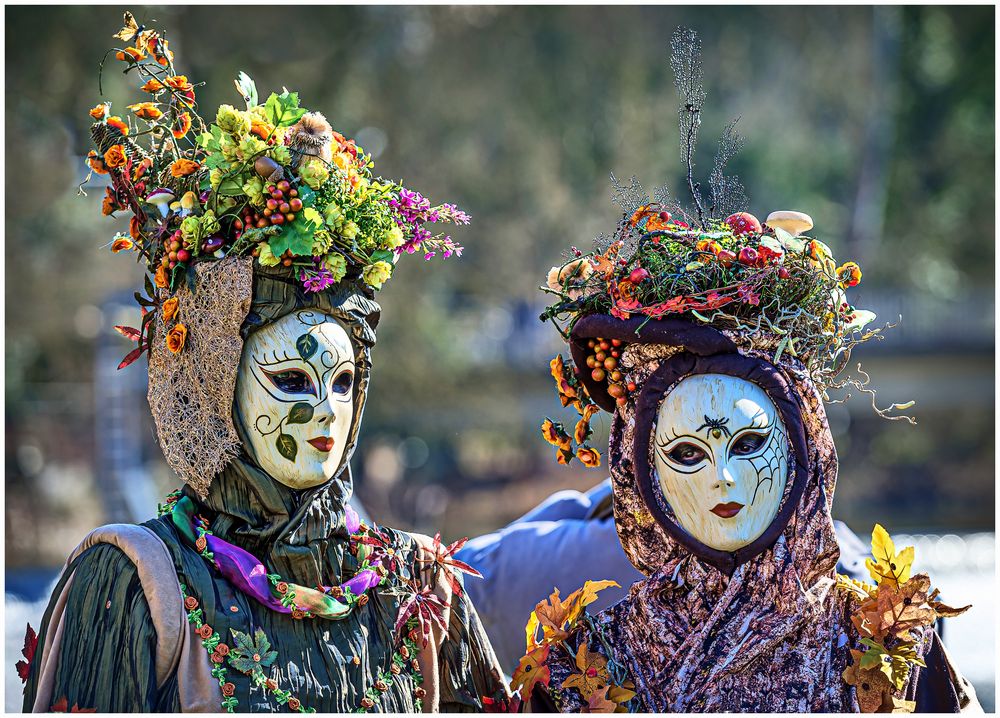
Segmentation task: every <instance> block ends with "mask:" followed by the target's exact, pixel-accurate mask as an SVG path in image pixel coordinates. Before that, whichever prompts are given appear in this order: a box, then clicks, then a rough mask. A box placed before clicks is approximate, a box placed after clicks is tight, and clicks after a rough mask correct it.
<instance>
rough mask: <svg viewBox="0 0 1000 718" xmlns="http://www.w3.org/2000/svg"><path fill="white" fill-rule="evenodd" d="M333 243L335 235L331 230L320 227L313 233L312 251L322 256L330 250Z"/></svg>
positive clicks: (317, 255) (315, 254)
mask: <svg viewBox="0 0 1000 718" xmlns="http://www.w3.org/2000/svg"><path fill="white" fill-rule="evenodd" d="M332 245H333V235H332V234H330V232H329V230H326V229H320V230H317V231H316V234H314V235H313V246H312V253H313V255H314V256H316V257H321V256H322V255H324V254H326V253H327V252H328V251H330V247H331V246H332Z"/></svg>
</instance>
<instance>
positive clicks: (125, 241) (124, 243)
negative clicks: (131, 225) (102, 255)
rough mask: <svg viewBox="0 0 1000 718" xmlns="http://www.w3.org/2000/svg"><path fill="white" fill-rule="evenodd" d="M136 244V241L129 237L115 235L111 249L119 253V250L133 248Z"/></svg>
mask: <svg viewBox="0 0 1000 718" xmlns="http://www.w3.org/2000/svg"><path fill="white" fill-rule="evenodd" d="M134 246H135V242H133V241H132V240H131V239H129V238H128V237H115V238H114V240H112V242H111V251H112V252H113V253H114V254H118V253H119V252H124V251H125V250H127V249H132V247H134Z"/></svg>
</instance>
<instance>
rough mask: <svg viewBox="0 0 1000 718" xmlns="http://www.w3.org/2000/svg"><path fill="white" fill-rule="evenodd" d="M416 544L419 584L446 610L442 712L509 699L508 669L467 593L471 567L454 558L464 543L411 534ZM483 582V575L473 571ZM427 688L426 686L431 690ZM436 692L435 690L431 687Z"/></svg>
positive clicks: (439, 632) (439, 670) (438, 635)
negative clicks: (505, 672)
mask: <svg viewBox="0 0 1000 718" xmlns="http://www.w3.org/2000/svg"><path fill="white" fill-rule="evenodd" d="M408 536H409V537H410V538H411V539H412V540H413V542H414V545H415V562H416V569H417V570H416V571H415V572H416V573H417V576H418V581H419V583H420V585H421V586H422V587H425V588H429V589H430V591H431V592H433V594H434V595H435V596H437V598H438V599H439V600H440V602H441V604H443V605H444V606H445V609H444V610H443V611H442V625H440V626H438V627H436V629H435V632H434V639H433V641H432V646H436V647H437V650H436V651H435V652H434V655H433V657H432V660H433V661H434V662H435V663H436V670H435V671H434V673H433V675H436V676H437V678H438V681H439V683H438V685H437V686H436V693H437V699H438V702H439V703H438V708H439V710H441V711H443V712H450V713H456V712H457V713H462V712H480V711H482V710H483V706H484V702H483V699H484V698H486V699H488V700H487V704H489V702H490V701H495V700H506V699H507V697H508V695H509V694H508V691H507V686H506V682H505V681H504V679H503V670H502V669H501V667H500V663H499V661H498V660H497V657H496V654H495V653H494V652H493V647H492V646H491V645H490V640H489V638H488V637H487V635H486V630H485V629H484V628H483V624H482V623H481V622H480V620H479V616H478V614H477V613H476V609H475V607H474V606H473V605H472V601H470V600H469V596H468V593H467V592H466V591H465V584H464V581H463V577H462V574H463V573H469V572H470V568H471V567H468V566H467V565H466V564H464V563H462V562H461V561H458V560H457V559H455V558H454V556H453V554H454V553H455V552H456V551H457V550H458V549H459V548H461V544H464V541H461V542H456V543H455V544H451V545H448V544H444V543H442V542H441V541H440V537H435V538H434V539H432V538H430V537H429V536H424V535H422V534H408ZM472 574H473V575H474V576H476V578H473V579H472V580H474V581H475V580H479V575H478V572H476V571H474V569H473V570H472ZM425 687H426V686H425ZM428 688H429V692H430V693H432V694H433V692H434V688H433V687H428Z"/></svg>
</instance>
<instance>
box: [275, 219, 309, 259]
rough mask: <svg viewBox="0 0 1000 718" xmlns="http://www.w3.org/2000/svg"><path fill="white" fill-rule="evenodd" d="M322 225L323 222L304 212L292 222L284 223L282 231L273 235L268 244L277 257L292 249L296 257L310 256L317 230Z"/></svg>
mask: <svg viewBox="0 0 1000 718" xmlns="http://www.w3.org/2000/svg"><path fill="white" fill-rule="evenodd" d="M322 226H323V225H322V222H320V223H316V222H315V221H312V220H310V219H309V217H307V216H305V215H304V214H303V215H302V216H301V217H299V218H297V219H296V220H295V221H294V222H292V223H291V224H286V225H284V227H283V228H282V230H281V233H280V234H278V235H277V236H275V237H273V238H272V239H271V241H270V242H268V244H269V245H270V246H271V251H272V252H273V253H274V256H275V257H280V256H281V255H282V254H284V253H285V251H286V250H288V251H291V253H292V255H293V256H296V257H305V256H309V255H311V254H312V246H313V237H314V235H315V234H316V230H318V229H320V228H321V227H322Z"/></svg>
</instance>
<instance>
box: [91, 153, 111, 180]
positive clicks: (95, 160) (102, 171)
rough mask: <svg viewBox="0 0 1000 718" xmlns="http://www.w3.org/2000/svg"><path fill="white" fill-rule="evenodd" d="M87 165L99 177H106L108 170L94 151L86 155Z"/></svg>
mask: <svg viewBox="0 0 1000 718" xmlns="http://www.w3.org/2000/svg"><path fill="white" fill-rule="evenodd" d="M87 164H88V165H90V169H92V170H94V172H96V173H97V174H99V175H106V174H107V173H108V168H107V167H106V166H105V165H104V159H103V158H102V157H101V156H100V155H99V154H97V153H96V152H95V151H94V150H91V151H90V152H88V153H87Z"/></svg>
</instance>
